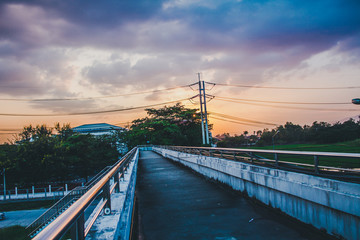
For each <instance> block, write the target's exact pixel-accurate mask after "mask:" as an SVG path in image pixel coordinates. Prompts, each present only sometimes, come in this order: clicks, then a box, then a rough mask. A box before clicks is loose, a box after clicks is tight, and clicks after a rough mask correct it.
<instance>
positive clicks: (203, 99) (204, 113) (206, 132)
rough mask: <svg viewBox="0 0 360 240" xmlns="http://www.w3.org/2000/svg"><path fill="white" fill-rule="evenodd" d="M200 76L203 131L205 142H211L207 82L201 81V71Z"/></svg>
mask: <svg viewBox="0 0 360 240" xmlns="http://www.w3.org/2000/svg"><path fill="white" fill-rule="evenodd" d="M198 78H199V98H200V110H201V131H202V140H203V144H210V141H209V126H208V119H207V108H206V94H205V82H204V81H201V77H200V73H198Z"/></svg>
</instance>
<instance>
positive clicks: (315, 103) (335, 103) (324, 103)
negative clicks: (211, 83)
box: [213, 95, 351, 105]
mask: <svg viewBox="0 0 360 240" xmlns="http://www.w3.org/2000/svg"><path fill="white" fill-rule="evenodd" d="M213 97H216V98H221V99H225V100H236V101H246V102H261V103H278V104H299V105H302V104H304V105H344V104H346V105H351V103H350V102H281V101H265V100H255V99H245V98H230V97H220V96H215V95H213Z"/></svg>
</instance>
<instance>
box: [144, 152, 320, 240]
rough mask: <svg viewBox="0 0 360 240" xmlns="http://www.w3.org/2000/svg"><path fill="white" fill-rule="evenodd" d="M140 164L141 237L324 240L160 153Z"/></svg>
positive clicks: (149, 153)
mask: <svg viewBox="0 0 360 240" xmlns="http://www.w3.org/2000/svg"><path fill="white" fill-rule="evenodd" d="M138 167H139V168H138V171H139V172H138V182H137V196H138V203H139V205H138V206H139V207H138V209H139V212H138V218H139V236H138V238H139V239H147V240H151V239H292V240H297V239H326V237H324V236H322V235H320V234H319V233H318V232H314V231H311V230H309V229H307V228H305V227H304V226H302V225H300V226H299V225H298V224H294V223H291V221H289V219H288V218H284V217H283V216H278V215H277V214H275V213H274V212H273V211H270V210H269V209H267V208H265V207H262V206H258V205H256V204H254V203H252V202H251V201H249V200H248V199H246V198H244V197H243V196H241V195H240V194H238V193H236V192H234V191H231V190H228V189H223V188H222V187H220V186H219V185H218V184H214V183H211V182H210V181H208V180H206V179H205V178H203V177H200V176H198V175H196V174H194V173H193V172H191V171H190V170H188V169H185V168H183V167H179V166H178V165H176V164H174V163H173V162H171V161H169V160H166V159H165V158H163V157H161V156H160V155H157V154H156V153H153V152H150V151H142V152H141V155H140V160H139V166H138Z"/></svg>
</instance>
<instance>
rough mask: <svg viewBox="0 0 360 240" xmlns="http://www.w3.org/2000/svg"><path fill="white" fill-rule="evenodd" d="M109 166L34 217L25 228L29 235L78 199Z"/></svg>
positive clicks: (33, 234)
mask: <svg viewBox="0 0 360 240" xmlns="http://www.w3.org/2000/svg"><path fill="white" fill-rule="evenodd" d="M110 167H111V166H107V167H105V168H104V169H102V170H101V171H100V172H99V173H97V174H96V175H95V176H94V177H93V178H92V179H91V180H90V181H89V182H87V183H86V184H85V185H84V186H82V187H81V186H78V187H76V188H74V189H73V190H71V191H70V192H69V193H68V194H66V195H65V196H63V197H62V198H61V199H60V200H59V201H57V202H56V203H55V204H54V205H53V206H51V207H50V208H49V209H48V210H46V211H45V212H44V213H43V214H42V215H41V216H40V217H38V218H37V219H35V221H33V222H32V223H31V224H30V225H29V226H27V227H26V229H27V230H28V231H29V232H30V234H29V236H31V237H33V236H35V235H36V233H37V232H38V231H39V230H40V229H42V228H43V227H45V226H46V225H47V224H49V222H51V221H53V220H54V219H55V218H56V217H57V216H58V215H60V214H61V213H62V212H63V211H65V210H66V209H67V208H68V207H69V206H70V205H71V204H73V203H74V202H75V201H76V200H77V199H79V198H80V197H81V196H82V195H83V194H84V193H86V192H87V191H88V190H89V189H90V188H91V187H92V186H94V184H95V183H96V182H98V181H99V180H100V179H101V178H102V177H103V176H104V175H105V174H106V173H107V172H108V171H109V169H110Z"/></svg>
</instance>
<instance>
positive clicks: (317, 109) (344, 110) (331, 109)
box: [214, 98, 359, 112]
mask: <svg viewBox="0 0 360 240" xmlns="http://www.w3.org/2000/svg"><path fill="white" fill-rule="evenodd" d="M214 99H215V100H220V101H224V102H232V103H240V104H248V105H255V106H262V107H272V108H285V109H296V110H312V111H330V112H355V111H359V110H358V109H339V108H328V109H326V108H305V107H288V106H276V105H270V104H261V103H251V102H240V101H236V100H226V99H221V98H214Z"/></svg>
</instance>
